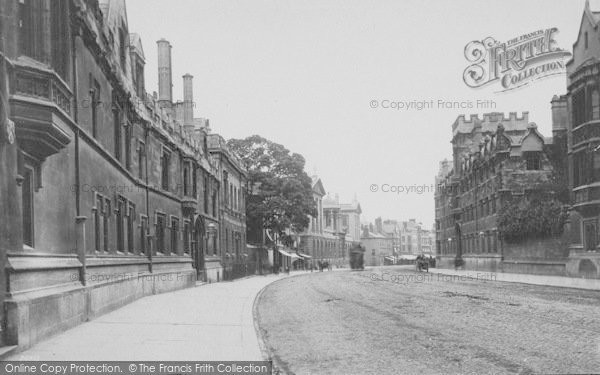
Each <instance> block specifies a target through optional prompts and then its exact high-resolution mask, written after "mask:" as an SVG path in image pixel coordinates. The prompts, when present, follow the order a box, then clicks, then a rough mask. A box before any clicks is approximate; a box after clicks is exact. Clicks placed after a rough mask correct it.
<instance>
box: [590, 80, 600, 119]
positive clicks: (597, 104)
mask: <svg viewBox="0 0 600 375" xmlns="http://www.w3.org/2000/svg"><path fill="white" fill-rule="evenodd" d="M590 109H591V119H592V120H599V119H600V93H598V87H594V88H593V89H592V90H591V94H590Z"/></svg>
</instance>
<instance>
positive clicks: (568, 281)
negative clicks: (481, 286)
mask: <svg viewBox="0 0 600 375" xmlns="http://www.w3.org/2000/svg"><path fill="white" fill-rule="evenodd" d="M410 267H412V268H414V266H410ZM429 272H431V273H439V274H444V275H452V276H458V277H463V278H469V279H483V280H487V281H503V282H509V283H522V284H532V285H545V286H556V287H563V288H576V289H587V290H600V279H584V278H575V277H564V276H545V275H528V274H520V273H503V272H489V271H470V270H452V269H444V268H430V269H429Z"/></svg>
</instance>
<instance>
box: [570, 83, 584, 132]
mask: <svg viewBox="0 0 600 375" xmlns="http://www.w3.org/2000/svg"><path fill="white" fill-rule="evenodd" d="M572 107H573V110H572V113H573V114H572V116H573V127H576V126H578V125H581V124H583V123H584V122H585V90H584V89H580V90H579V91H577V92H575V93H574V94H573V96H572Z"/></svg>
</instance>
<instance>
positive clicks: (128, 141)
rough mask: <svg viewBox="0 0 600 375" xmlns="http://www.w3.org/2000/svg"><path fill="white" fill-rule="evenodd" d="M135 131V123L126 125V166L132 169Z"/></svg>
mask: <svg viewBox="0 0 600 375" xmlns="http://www.w3.org/2000/svg"><path fill="white" fill-rule="evenodd" d="M132 133H133V125H132V124H127V126H125V168H126V169H127V170H128V171H129V170H131V135H132Z"/></svg>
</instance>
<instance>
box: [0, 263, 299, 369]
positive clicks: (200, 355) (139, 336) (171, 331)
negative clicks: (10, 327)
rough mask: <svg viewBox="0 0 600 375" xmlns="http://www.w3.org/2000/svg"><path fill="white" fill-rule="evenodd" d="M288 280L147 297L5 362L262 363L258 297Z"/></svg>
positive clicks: (270, 278)
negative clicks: (257, 326)
mask: <svg viewBox="0 0 600 375" xmlns="http://www.w3.org/2000/svg"><path fill="white" fill-rule="evenodd" d="M304 273H306V272H305V271H296V272H292V273H291V275H289V276H294V275H299V274H304ZM289 276H288V275H286V274H279V275H266V276H253V277H248V278H244V279H239V280H236V281H228V282H220V283H214V284H204V285H201V286H196V287H194V288H189V289H183V290H179V291H175V292H171V293H165V294H159V295H154V296H148V297H144V298H141V299H139V300H137V301H135V302H133V303H131V304H129V305H126V306H124V307H122V308H120V309H118V310H115V311H113V312H110V313H108V314H105V315H103V316H101V317H99V318H97V319H94V320H92V321H90V322H86V323H84V324H81V325H79V326H77V327H75V328H73V329H70V330H67V331H65V332H64V333H61V334H58V335H56V336H53V337H51V338H48V339H47V340H45V341H42V342H40V343H38V344H36V345H34V346H33V347H31V348H30V349H28V350H25V351H22V352H20V353H16V354H13V355H9V356H8V357H7V358H4V360H33V361H50V360H54V361H67V360H74V359H77V360H81V361H103V360H111V361H133V360H139V361H156V360H162V359H164V360H170V361H185V360H187V361H194V360H204V361H208V360H216V361H244V360H247V361H257V360H264V358H263V355H262V353H261V349H260V345H259V340H258V338H257V335H256V331H255V328H254V318H253V305H254V299H255V298H256V296H257V295H258V294H259V293H260V291H261V290H262V289H263V288H264V287H265V286H267V285H268V284H270V283H272V282H274V281H276V280H279V279H282V278H285V277H289Z"/></svg>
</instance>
